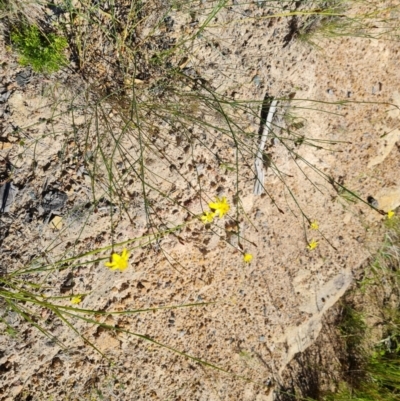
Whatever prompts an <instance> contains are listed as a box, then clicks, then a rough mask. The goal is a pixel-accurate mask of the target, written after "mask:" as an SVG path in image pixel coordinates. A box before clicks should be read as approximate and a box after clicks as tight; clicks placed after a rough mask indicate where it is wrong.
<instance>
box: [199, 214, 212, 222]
mask: <svg viewBox="0 0 400 401" xmlns="http://www.w3.org/2000/svg"><path fill="white" fill-rule="evenodd" d="M214 217H215V212H204V214H203V215H202V216H201V217H200V219H201V221H202V222H203V223H204V224H207V223H212V221H213V220H214Z"/></svg>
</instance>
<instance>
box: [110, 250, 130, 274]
mask: <svg viewBox="0 0 400 401" xmlns="http://www.w3.org/2000/svg"><path fill="white" fill-rule="evenodd" d="M128 259H129V252H128V251H127V250H126V249H125V248H124V249H123V250H122V254H121V255H118V253H113V254H112V255H111V262H106V263H105V265H106V266H107V267H109V268H110V269H111V270H118V269H119V270H121V271H124V270H125V269H126V268H127V267H128Z"/></svg>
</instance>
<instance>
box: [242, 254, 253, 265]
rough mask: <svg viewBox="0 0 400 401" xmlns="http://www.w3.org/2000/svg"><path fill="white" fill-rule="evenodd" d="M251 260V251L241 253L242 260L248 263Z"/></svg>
mask: <svg viewBox="0 0 400 401" xmlns="http://www.w3.org/2000/svg"><path fill="white" fill-rule="evenodd" d="M252 260H253V255H252V254H251V253H245V254H244V255H243V262H245V263H250V262H251V261H252Z"/></svg>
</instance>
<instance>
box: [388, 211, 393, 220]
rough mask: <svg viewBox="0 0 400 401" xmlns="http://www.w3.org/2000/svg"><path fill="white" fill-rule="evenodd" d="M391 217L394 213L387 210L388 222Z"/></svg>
mask: <svg viewBox="0 0 400 401" xmlns="http://www.w3.org/2000/svg"><path fill="white" fill-rule="evenodd" d="M393 216H394V211H393V210H389V211H388V212H387V218H388V219H389V220H390V219H391V218H392V217H393Z"/></svg>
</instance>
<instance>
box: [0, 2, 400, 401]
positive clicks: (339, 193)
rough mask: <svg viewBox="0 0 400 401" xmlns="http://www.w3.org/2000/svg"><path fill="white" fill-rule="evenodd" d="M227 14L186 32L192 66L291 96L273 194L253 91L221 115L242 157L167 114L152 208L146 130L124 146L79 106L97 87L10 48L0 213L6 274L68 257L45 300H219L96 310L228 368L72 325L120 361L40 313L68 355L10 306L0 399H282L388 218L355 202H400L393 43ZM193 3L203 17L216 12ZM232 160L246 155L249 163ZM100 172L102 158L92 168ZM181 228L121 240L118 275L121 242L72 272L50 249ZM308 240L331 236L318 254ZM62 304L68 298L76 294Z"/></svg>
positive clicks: (213, 120)
mask: <svg viewBox="0 0 400 401" xmlns="http://www.w3.org/2000/svg"><path fill="white" fill-rule="evenodd" d="M242 8H243V9H242ZM234 11H235V12H233V11H232V10H229V9H224V10H221V12H220V14H218V20H216V21H215V22H214V23H212V24H211V26H210V27H209V28H207V30H205V31H204V36H203V37H202V38H200V39H198V40H196V42H195V43H194V45H193V48H194V51H193V52H192V53H191V56H190V57H189V60H185V63H186V64H185V68H189V69H190V68H191V69H193V70H195V72H196V74H198V76H200V77H201V78H202V79H204V80H205V81H206V82H207V83H208V84H209V85H210V86H211V87H212V88H214V89H215V90H216V91H217V92H218V93H220V94H222V95H225V96H228V97H230V99H232V100H233V101H236V102H243V104H246V105H248V104H249V102H251V101H253V100H254V99H256V100H258V101H262V99H264V96H265V93H266V92H268V93H269V94H270V95H272V96H275V97H277V98H284V99H286V100H284V101H283V100H282V101H281V103H280V104H281V106H280V109H279V110H280V111H279V112H278V114H279V115H283V113H285V115H286V118H285V119H279V118H278V119H277V120H275V121H276V124H277V125H282V126H284V127H285V128H286V129H287V128H290V129H291V132H292V134H291V135H295V136H293V137H291V138H292V139H287V138H289V134H288V132H287V131H285V130H280V129H279V127H276V128H275V132H276V135H277V137H278V139H275V140H273V141H271V143H269V145H268V151H267V153H268V154H269V157H270V159H271V160H272V163H271V166H270V167H269V169H268V171H267V173H266V179H265V187H266V190H267V191H268V193H269V195H270V196H268V195H266V194H264V195H262V196H255V195H253V185H254V172H253V163H254V155H253V153H254V150H252V149H255V146H256V143H257V140H258V139H257V138H258V135H257V133H258V129H259V124H260V118H259V116H260V104H257V105H256V106H254V110H255V111H256V112H255V114H251V113H249V112H245V111H240V110H236V111H228V112H229V113H232V118H233V117H235V118H237V120H236V121H238V124H239V125H241V126H242V128H243V132H247V133H248V135H247V136H245V135H243V138H242V139H241V141H242V142H241V143H242V148H241V149H242V150H241V152H237V151H236V148H235V144H234V142H233V140H232V139H231V138H230V139H226V137H225V136H224V135H221V134H220V133H217V132H216V131H215V130H213V129H212V128H207V129H206V128H204V129H203V130H201V129H200V128H199V127H198V126H197V127H196V125H195V124H193V127H192V134H193V137H192V139H191V140H190V141H189V140H188V139H187V137H186V136H185V135H182V134H181V132H180V131H179V129H171V126H170V125H168V124H166V125H165V126H160V127H158V129H159V130H160V131H157V132H158V134H157V135H155V137H154V139H153V141H152V142H151V141H150V139H149V143H150V142H151V143H152V144H153V145H152V146H153V147H150V146H149V147H148V148H147V150H146V154H145V156H144V159H145V162H146V166H147V170H146V172H145V174H146V179H147V180H148V183H149V187H148V188H147V190H146V197H147V201H148V204H150V206H151V208H150V209H149V207H148V204H147V206H146V204H145V202H144V199H143V196H142V193H143V192H142V183H141V181H140V179H139V178H140V174H138V173H137V172H138V171H139V172H140V169H135V168H131V169H130V167H129V163H128V161H131V162H132V163H134V162H133V161H134V160H137V158H139V157H140V155H141V154H140V147H139V146H138V144H137V141H135V140H134V139H132V138H130V137H129V136H122V135H121V140H120V141H118V147H117V146H115V145H114V144H113V143H114V142H113V141H112V140H109V141H108V142H107V140H106V141H104V140H103V139H100V137H101V135H102V133H101V132H99V130H96V129H95V125H94V124H93V115H95V114H96V113H98V112H99V108H96V107H94V106H91V107H87V102H86V101H87V98H86V99H85V94H86V93H88V92H87V88H88V87H89V86H90V85H91V83H90V82H88V81H85V80H83V79H82V78H81V77H80V76H79V74H77V73H72V72H71V71H69V70H65V71H63V72H60V73H57V74H55V75H54V76H51V77H48V76H43V75H37V74H31V73H30V72H29V70H28V69H23V68H21V67H20V66H18V64H17V62H16V60H15V58H14V56H13V55H12V54H11V53H10V52H8V51H7V50H6V47H5V43H2V46H1V49H2V50H1V61H2V66H3V67H2V68H3V70H2V82H1V85H2V87H3V88H4V89H2V91H3V93H5V94H6V96H4V95H2V103H1V105H0V106H1V110H2V116H1V118H2V133H1V145H2V149H1V150H0V152H1V156H2V158H3V157H4V158H6V157H7V158H8V159H9V161H10V163H11V164H12V165H13V166H14V170H13V175H12V182H13V185H14V186H15V188H16V189H17V190H18V192H15V197H14V200H13V202H12V204H11V205H10V210H9V212H8V213H3V214H2V215H1V224H2V229H1V237H0V239H1V249H2V269H3V271H15V270H16V269H18V268H22V267H24V266H27V265H28V264H30V265H31V266H32V267H40V266H49V267H51V266H57V267H58V268H57V269H55V270H52V271H51V273H49V274H45V273H41V275H40V277H41V279H42V280H44V282H45V283H46V285H45V286H44V287H43V288H44V289H43V294H44V295H46V296H57V295H58V296H59V295H64V296H66V295H70V294H77V293H82V294H86V296H85V297H84V299H83V301H82V303H81V304H80V305H79V307H81V308H86V309H94V310H101V311H111V310H114V311H115V310H116V311H125V310H136V309H144V308H154V307H158V306H165V305H182V304H190V303H199V302H211V304H207V305H205V306H194V307H187V308H178V309H174V310H159V311H156V312H143V313H139V314H135V315H133V316H127V315H114V316H111V315H109V316H107V317H104V316H98V317H97V318H96V319H98V321H101V322H104V323H106V324H108V325H111V326H117V327H118V328H120V329H121V328H122V329H124V330H128V331H131V332H133V333H138V334H141V335H146V336H148V337H151V338H152V339H154V340H155V341H157V342H159V343H162V344H166V345H168V346H169V347H173V348H175V349H178V350H180V351H183V352H185V353H187V354H189V355H192V356H195V357H197V358H200V359H202V360H205V361H208V362H210V363H213V364H215V365H217V366H218V367H220V368H222V369H225V370H228V371H229V372H232V373H233V375H229V374H226V373H223V372H219V371H217V370H215V369H212V368H209V367H206V366H202V365H200V364H198V363H196V362H195V361H193V360H190V359H187V358H184V357H182V356H180V355H177V354H174V353H173V352H171V351H170V350H168V349H165V348H161V347H159V346H157V345H156V344H154V343H151V342H148V341H145V340H144V339H139V338H137V337H135V336H132V335H128V334H126V333H124V332H118V331H109V330H106V329H103V328H99V327H98V326H93V325H88V324H86V323H85V324H84V323H83V322H79V321H76V322H75V321H74V322H75V323H76V327H77V328H78V330H79V331H80V332H81V333H82V334H83V335H85V336H86V338H87V339H89V340H90V341H91V342H92V343H93V344H94V345H95V346H96V347H98V349H99V350H101V351H102V352H103V353H104V354H105V355H106V356H107V357H108V358H110V359H111V360H112V361H113V365H112V366H111V367H110V366H109V364H108V362H107V360H106V359H105V358H104V357H102V356H101V355H100V354H99V353H97V352H95V351H94V350H93V349H92V348H90V347H89V346H88V345H85V344H84V343H83V341H82V339H80V338H79V337H78V335H77V334H76V333H74V332H73V331H71V330H68V329H67V328H66V327H65V325H63V324H62V323H61V322H59V321H58V320H57V319H55V317H54V316H52V315H51V314H50V313H49V312H48V311H46V310H44V309H43V310H42V312H41V316H40V317H41V318H42V319H45V323H43V324H44V325H45V327H46V328H47V329H48V330H49V331H50V332H51V334H52V335H53V336H55V337H56V338H58V339H59V340H61V341H62V342H63V344H64V345H65V346H66V349H64V348H62V347H60V345H58V344H57V343H55V342H54V341H49V339H48V338H45V337H44V336H43V335H42V334H40V333H39V332H38V331H37V330H35V329H33V328H31V327H30V326H29V325H27V324H26V323H24V322H22V320H21V318H20V317H19V316H18V315H17V314H16V313H13V312H11V311H8V312H4V313H6V315H5V316H6V318H7V319H8V322H9V323H10V324H12V325H13V326H14V327H17V328H18V329H19V330H20V331H19V333H18V334H17V335H16V336H15V337H10V336H2V338H1V343H2V353H1V355H0V356H1V359H0V365H1V372H2V375H1V387H2V389H3V393H2V396H1V399H2V400H14V399H21V400H25V399H35V400H36V399H37V400H44V399H58V400H61V399H66V400H67V399H70V400H73V399H79V400H82V399H93V397H100V395H99V394H102V396H103V397H104V399H110V400H135V399H137V400H150V399H160V400H167V399H171V400H257V401H262V400H268V399H272V393H273V388H274V386H275V384H276V383H278V382H279V381H280V377H281V374H282V372H283V370H284V368H285V366H286V365H287V363H288V362H289V361H290V360H291V359H292V358H293V357H294V356H295V355H296V354H297V353H298V352H301V351H303V350H305V349H306V348H307V347H308V346H309V345H310V344H312V343H313V342H314V340H315V339H316V338H317V337H318V335H319V332H320V329H321V319H322V318H323V315H324V314H325V313H326V311H327V310H328V309H329V308H330V307H331V306H332V305H334V303H335V302H336V301H337V300H338V299H339V298H340V297H341V296H342V295H343V294H344V292H345V291H346V289H347V288H348V287H349V285H350V283H351V282H352V280H353V277H354V275H357V274H358V268H359V266H360V265H361V264H362V262H363V261H365V260H366V259H367V258H368V257H369V256H370V255H371V252H373V251H374V250H375V249H376V245H377V243H378V242H379V233H378V227H379V224H380V222H381V220H382V219H384V218H385V216H383V215H381V214H380V213H378V212H377V211H376V210H374V209H372V208H371V207H370V206H369V205H368V204H367V203H363V202H362V201H361V200H360V199H362V200H365V201H367V198H368V197H369V196H371V197H373V198H374V199H375V200H376V201H377V202H378V203H377V207H378V208H379V209H382V210H383V211H385V212H387V211H389V210H394V209H395V208H396V207H398V206H399V204H400V183H399V175H398V171H399V167H400V166H399V147H398V143H399V142H398V141H399V139H400V131H399V117H400V112H399V110H398V109H397V108H396V106H400V94H399V92H400V90H399V82H400V81H399V74H400V73H399V70H398V65H399V61H400V60H399V57H400V55H399V44H398V42H396V41H394V40H381V39H369V38H347V37H344V38H334V39H327V38H325V39H321V41H320V42H318V43H319V45H320V47H319V48H317V47H313V46H310V44H308V43H303V42H301V41H299V40H296V39H295V38H292V39H291V40H289V39H290V37H289V38H288V33H289V25H288V19H284V18H281V19H269V18H266V17H267V16H268V15H269V14H268V13H271V12H272V11H271V10H268V9H263V8H258V7H257V6H256V4H250V5H247V6H246V7H244V6H243V7H237V8H235V9H234ZM199 15H200V16H199V19H200V20H201V18H203V17H204V15H202V14H201V13H200V14H199ZM249 16H258V17H264V18H259V19H257V20H253V19H251V18H250V17H249ZM171 17H172V18H173V19H174V18H175V21H176V23H175V25H174V28H173V29H172V30H171V32H172V33H171V36H174V35H175V36H177V35H178V34H179V32H180V30H181V27H184V26H186V25H187V24H188V21H185V19H184V17H183V15H182V14H179V12H177V13H176V15H175V14H172V15H171ZM189 22H190V21H189ZM142 78H143V81H145V79H146V77H142ZM192 89H193V88H191V87H190V85H189V86H188V87H186V88H185V87H184V88H183V89H182V90H186V91H188V93H190V91H191V90H192ZM289 97H290V98H291V100H290V101H289V100H288V99H289ZM72 98H74V102H72V101H71V99H72ZM71 104H73V105H74V107H69V106H70V105H71ZM55 105H57V107H55ZM187 107H188V109H185V113H190V108H192V112H193V114H196V113H200V115H201V116H202V118H204V120H205V121H209V123H210V124H218V122H219V121H220V119H221V116H220V115H213V113H211V112H209V111H207V110H204V111H203V110H202V109H201V106H199V108H196V105H187ZM118 110H119V109H118V106H117V105H115V104H114V103H113V102H112V101H110V102H109V103H107V102H103V103H102V112H104V113H107V116H108V117H107V121H108V124H109V126H110V127H111V130H112V132H113V133H114V134H115V136H116V137H118V135H119V133H121V132H122V131H123V127H126V121H124V119H123V118H122V117H121V115H120V113H119V111H118ZM202 113H203V114H202ZM235 113H236V115H235ZM196 115H197V114H196ZM295 117H296V118H297V119H295ZM103 121H104V120H103ZM299 122H301V124H299ZM283 124H284V125H283ZM279 137H280V138H282V140H279ZM285 138H286V139H287V140H286V141H285ZM185 141H186V142H185ZM99 144H101V147H100V148H101V149H102V151H103V152H104V156H100V154H101V152H100V150H99V146H97V147H96V145H99ZM204 145H206V147H205V146H204ZM311 145H313V146H311ZM160 149H162V152H160ZM127 154H128V155H129V157H127V156H126V155H127ZM160 154H162V155H163V157H160ZM102 157H103V158H102ZM104 159H105V160H112V169H113V172H114V174H115V183H116V184H115V190H116V192H118V194H119V197H116V196H115V195H114V196H113V195H110V190H109V187H108V185H109V184H108V181H107V174H108V173H109V170H107V168H105V167H104V163H102V160H103V161H104ZM221 160H223V162H224V163H221ZM227 165H228V166H230V167H232V166H234V167H236V166H238V167H239V169H238V173H237V170H236V168H235V169H233V171H232V169H231V168H226V166H227ZM90 166H95V171H96V174H97V175H96V181H95V182H94V181H93V180H92V178H93V176H91V174H92V173H91V171H90V169H89V167H90ZM114 169H115V170H114ZM118 169H119V170H118ZM92 171H93V170H92ZM118 171H119V172H118ZM327 177H332V178H333V180H334V182H335V183H336V184H335V183H334V184H333V185H332V183H329V180H328V179H327ZM341 185H343V186H345V187H346V188H348V189H350V190H351V191H352V192H354V193H355V194H357V196H358V197H359V198H360V199H358V198H357V197H355V196H354V195H352V194H350V193H349V192H346V191H345V190H343V188H342V187H341ZM165 194H168V197H166V196H165ZM215 196H226V197H227V199H228V200H229V202H230V204H231V205H232V208H231V211H230V213H229V215H228V216H225V217H224V218H223V219H222V220H219V221H217V223H216V225H211V226H204V224H203V223H202V222H201V221H199V220H198V219H197V218H196V217H194V216H196V215H199V214H200V213H202V211H203V210H207V202H209V201H210V200H211V199H214V198H215ZM171 198H173V199H175V200H177V201H179V203H178V204H176V203H174V202H172V201H171ZM300 208H301V209H300ZM149 210H150V212H149ZM149 213H150V215H151V218H149ZM304 216H307V218H308V219H309V220H310V221H314V220H317V221H318V222H319V231H312V230H310V229H309V222H308V221H307V218H305V217H304ZM149 221H150V222H151V223H152V227H153V228H149V227H150V226H149ZM181 224H182V225H183V226H182V228H181V229H180V230H178V231H176V232H174V233H173V234H169V235H162V236H160V238H159V240H158V241H157V242H152V243H151V244H150V245H146V241H147V239H146V238H148V237H144V239H142V240H140V241H139V244H140V245H141V246H138V242H132V243H129V244H128V245H127V247H128V248H132V251H131V252H132V256H131V259H130V266H129V268H128V269H127V270H126V271H124V272H114V271H110V270H109V269H107V268H106V267H104V262H105V261H106V260H107V258H108V257H109V252H110V250H104V251H102V252H99V253H97V254H94V255H87V256H86V257H84V258H81V259H77V260H73V261H72V262H70V265H69V268H68V269H65V270H62V269H60V266H61V267H62V266H64V264H63V263H58V261H60V260H63V259H66V258H68V257H74V256H76V255H79V254H82V253H84V252H88V251H91V250H93V249H99V248H103V247H106V246H108V245H110V244H111V243H121V242H123V241H127V240H130V239H132V238H136V237H141V236H151V235H152V234H153V232H154V230H159V231H160V232H162V231H165V230H167V229H168V228H172V227H176V226H177V225H181ZM237 228H240V234H241V236H242V238H244V239H242V240H241V241H239V242H240V243H241V245H242V246H243V250H245V251H246V252H250V253H251V254H252V255H253V257H254V258H253V261H252V262H251V263H250V264H244V263H243V261H242V254H241V252H240V250H239V248H240V246H239V242H238V239H237V236H236V235H234V234H232V232H235V230H236V229H237ZM312 239H315V240H317V241H318V242H319V245H318V247H317V248H316V249H314V250H313V251H310V250H308V249H307V243H308V242H310V241H311V240H312ZM121 249H122V247H121V246H120V247H117V248H116V251H118V252H120V251H121ZM89 262H90V263H89ZM57 263H58V264H57ZM32 276H33V273H32V275H31V276H30V278H31V279H32ZM72 282H73V285H72V284H71V283H72ZM60 304H63V305H70V304H69V302H68V299H64V300H61V301H60ZM234 375H237V376H241V377H245V378H248V379H250V380H251V381H245V380H243V379H241V378H239V377H237V376H234ZM96 389H97V390H96ZM99 391H101V393H99ZM52 397H53V398H52ZM91 397H92V398H91ZM94 399H96V398H94Z"/></svg>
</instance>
